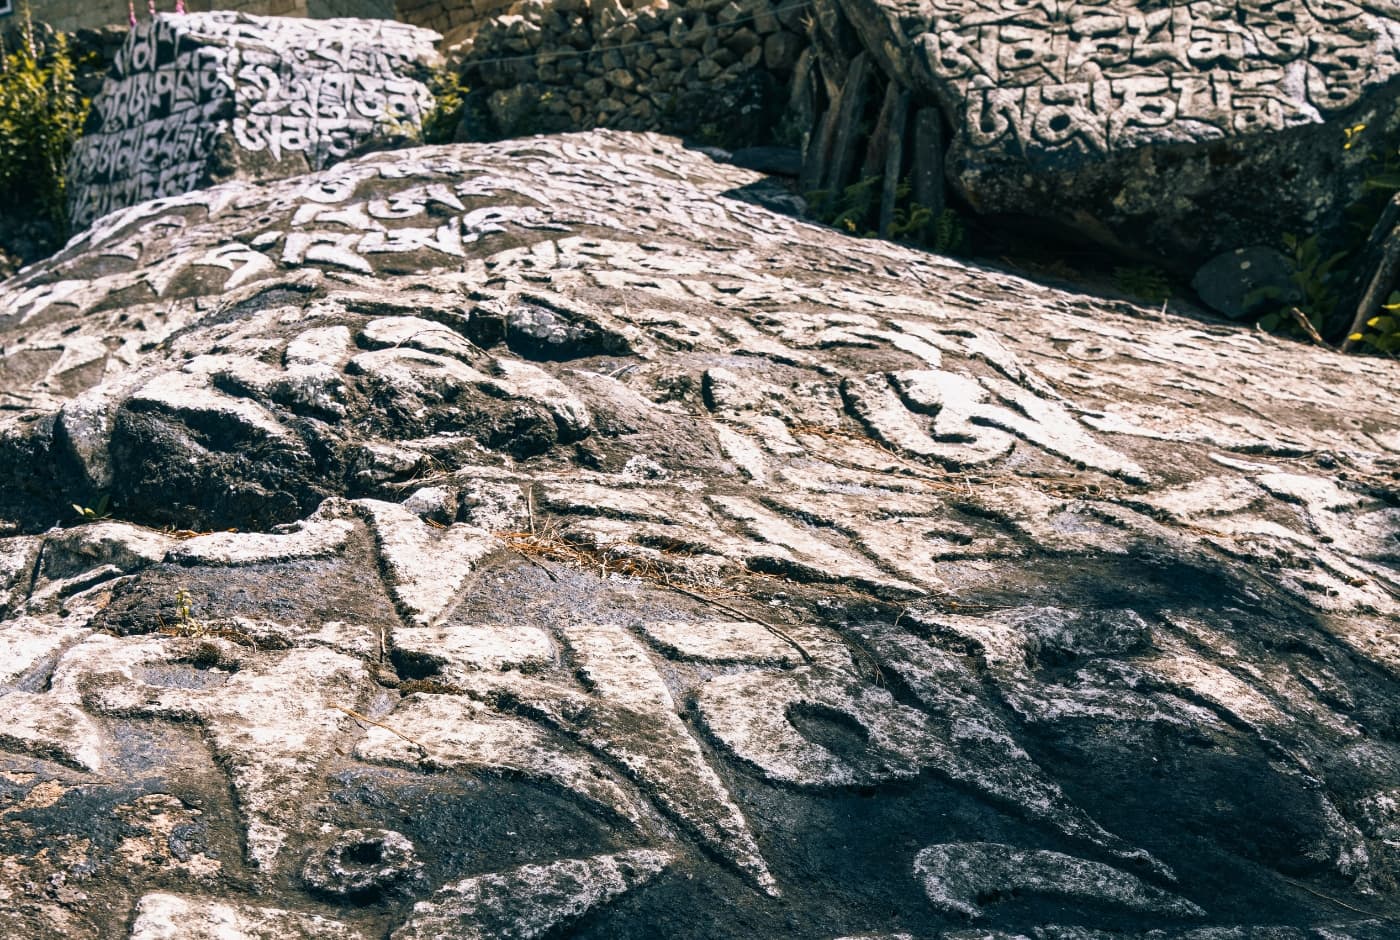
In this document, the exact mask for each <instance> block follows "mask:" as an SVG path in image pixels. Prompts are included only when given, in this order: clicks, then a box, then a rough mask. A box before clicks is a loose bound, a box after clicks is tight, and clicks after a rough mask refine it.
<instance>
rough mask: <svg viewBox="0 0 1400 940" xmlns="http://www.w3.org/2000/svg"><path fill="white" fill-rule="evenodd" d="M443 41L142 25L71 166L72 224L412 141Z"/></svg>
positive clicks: (158, 20)
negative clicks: (382, 141) (393, 140)
mask: <svg viewBox="0 0 1400 940" xmlns="http://www.w3.org/2000/svg"><path fill="white" fill-rule="evenodd" d="M439 38H440V37H439V36H438V35H437V34H436V33H434V32H432V31H430V30H426V29H420V28H418V27H415V26H408V25H405V24H402V23H394V22H387V21H383V20H352V19H342V20H330V21H326V20H320V21H316V22H312V21H310V20H298V19H292V18H281V17H279V18H276V19H272V18H268V17H259V16H250V15H248V14H246V13H230V12H216V13H191V14H179V15H175V14H162V15H159V16H155V17H153V18H151V19H149V20H144V21H142V22H141V23H139V24H138V25H137V26H136V27H134V28H133V29H132V30H131V32H130V34H129V35H128V37H127V39H126V43H125V45H123V46H122V48H121V51H120V52H119V53H118V54H117V55H116V58H115V59H114V61H113V63H112V69H111V73H110V75H109V77H108V79H107V81H106V82H105V83H104V84H103V86H102V90H101V92H100V93H98V95H97V96H96V98H95V99H94V100H93V105H92V112H91V114H90V115H89V118H88V127H87V132H86V134H85V135H84V136H83V138H82V139H81V140H80V141H79V142H78V144H77V146H76V147H75V148H74V151H73V155H72V157H71V158H70V160H69V165H68V179H69V215H70V217H71V219H72V223H73V225H74V226H75V227H76V228H78V229H81V228H83V227H85V226H86V225H88V223H90V222H92V221H93V220H94V219H96V218H98V217H99V216H102V215H106V214H107V213H108V212H112V211H114V210H116V209H123V208H126V207H127V206H132V205H135V204H136V203H138V202H143V201H145V200H147V199H153V198H157V197H160V196H179V195H181V194H183V193H186V192H189V191H190V190H193V189H198V188H201V187H203V186H207V185H210V184H211V183H215V182H222V181H224V180H228V179H231V178H234V177H238V178H243V179H277V178H280V177H287V176H298V175H300V174H302V173H305V172H307V171H309V170H319V169H322V168H324V167H326V166H329V165H330V164H332V163H335V162H336V161H338V160H341V159H343V158H344V157H345V156H346V155H347V154H349V153H350V152H351V151H353V150H354V149H355V148H356V147H359V146H362V145H364V144H366V143H367V142H369V141H372V140H374V139H375V138H387V137H394V136H403V135H404V134H406V133H411V132H412V131H413V130H416V128H417V127H418V126H419V125H420V124H421V123H422V119H423V115H424V114H425V113H426V112H427V110H428V109H429V108H430V107H431V106H432V95H431V94H430V93H429V91H428V88H427V86H426V85H425V84H423V81H422V79H424V78H426V71H427V67H428V66H430V65H431V64H433V62H434V60H435V59H436V58H437V53H436V51H435V50H434V48H433V43H434V42H436V41H437V39H439Z"/></svg>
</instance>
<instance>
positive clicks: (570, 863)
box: [390, 849, 674, 940]
mask: <svg viewBox="0 0 1400 940" xmlns="http://www.w3.org/2000/svg"><path fill="white" fill-rule="evenodd" d="M673 859H674V856H672V855H671V854H670V853H668V852H663V851H658V850H656V849H632V850H630V851H627V852H618V853H615V854H612V855H594V856H592V857H590V858H581V859H561V860H559V861H557V862H549V863H548V864H544V865H522V866H521V867H519V868H515V869H511V870H508V871H502V872H495V873H493V874H489V875H477V876H475V877H473V878H467V879H465V880H463V881H459V882H456V883H454V884H450V885H445V886H443V887H442V888H439V889H438V891H437V893H435V894H434V895H433V897H432V898H431V899H430V900H427V901H420V902H418V903H417V904H415V905H414V906H413V913H412V914H411V915H409V918H408V921H407V922H406V923H405V924H404V925H403V926H402V927H400V928H398V929H397V930H395V931H394V932H393V934H391V935H390V940H444V938H446V937H451V938H453V940H530V938H533V937H540V936H543V935H545V934H546V933H548V932H549V931H551V930H554V929H557V928H559V927H561V926H563V925H565V924H567V923H569V922H570V921H572V920H575V919H577V918H579V917H582V916H583V915H584V914H586V913H588V912H589V911H591V910H593V909H595V908H597V907H598V906H600V905H603V904H606V903H608V902H609V901H612V900H613V899H615V898H618V897H620V896H622V895H623V894H626V893H627V892H629V891H635V890H637V889H639V888H642V887H644V886H645V885H646V884H648V883H649V882H651V881H652V880H654V879H655V878H656V876H657V875H659V874H661V872H662V871H664V870H665V869H666V867H667V866H668V865H670V864H671V862H672V861H673Z"/></svg>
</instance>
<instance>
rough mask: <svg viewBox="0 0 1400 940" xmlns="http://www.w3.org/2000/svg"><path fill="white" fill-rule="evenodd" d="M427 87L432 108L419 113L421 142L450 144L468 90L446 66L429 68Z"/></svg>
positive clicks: (465, 102) (462, 110) (454, 136)
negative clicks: (431, 69) (421, 113)
mask: <svg viewBox="0 0 1400 940" xmlns="http://www.w3.org/2000/svg"><path fill="white" fill-rule="evenodd" d="M428 89H429V90H430V91H431V92H432V93H433V109H432V110H431V111H429V112H428V113H427V114H425V115H424V116H423V130H422V134H421V137H422V140H423V143H425V144H450V143H452V142H453V140H455V139H456V136H457V127H458V125H459V124H461V122H462V114H463V113H464V112H465V111H466V107H467V93H468V92H469V91H470V90H471V89H469V88H468V87H467V86H466V84H465V83H463V81H462V76H460V75H458V74H457V73H456V72H455V71H453V70H452V69H451V68H450V67H447V66H444V67H442V68H440V69H436V70H434V71H433V74H432V75H431V76H430V77H429V79H428Z"/></svg>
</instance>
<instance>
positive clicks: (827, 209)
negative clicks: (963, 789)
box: [806, 176, 967, 254]
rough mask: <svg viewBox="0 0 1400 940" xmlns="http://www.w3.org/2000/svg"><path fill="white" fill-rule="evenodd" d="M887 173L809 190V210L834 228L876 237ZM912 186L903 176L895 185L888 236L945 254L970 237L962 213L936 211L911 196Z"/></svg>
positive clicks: (810, 213)
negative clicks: (836, 187) (834, 187)
mask: <svg viewBox="0 0 1400 940" xmlns="http://www.w3.org/2000/svg"><path fill="white" fill-rule="evenodd" d="M883 186H884V177H883V176H867V177H866V178H865V179H862V180H859V181H858V182H855V183H852V184H851V185H849V186H847V187H846V188H845V189H843V190H841V191H840V192H836V191H834V190H826V189H819V190H816V191H814V192H810V193H807V194H806V199H807V206H808V214H809V215H810V216H811V217H812V218H814V219H816V220H817V221H819V222H821V223H823V224H824V225H830V226H832V227H833V228H839V229H842V230H844V231H846V232H850V233H851V234H852V235H858V236H861V237H863V238H876V237H877V236H878V233H877V232H876V231H875V228H876V226H878V224H879V215H880V201H881V197H882V195H883ZM912 191H913V190H912V187H911V186H910V185H909V183H908V181H907V180H900V182H899V183H898V185H897V186H896V187H895V207H894V218H893V219H892V221H891V223H890V230H889V236H890V238H891V239H893V240H894V241H898V242H904V243H905V244H909V245H917V246H919V247H921V248H928V249H930V250H931V251H936V252H939V253H942V254H947V253H951V252H955V251H957V250H958V249H960V248H962V247H963V245H964V244H965V242H966V241H967V229H966V227H965V226H964V225H963V221H962V217H961V216H959V215H958V213H957V212H955V211H954V210H952V209H944V210H942V211H941V212H938V213H936V214H935V213H934V211H933V210H932V209H931V208H929V207H928V206H925V205H921V204H920V203H917V202H911V201H910V199H909V196H910V193H911V192H912Z"/></svg>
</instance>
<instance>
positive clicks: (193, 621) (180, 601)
mask: <svg viewBox="0 0 1400 940" xmlns="http://www.w3.org/2000/svg"><path fill="white" fill-rule="evenodd" d="M163 626H164V625H163ZM163 632H165V633H167V634H170V635H172V636H187V637H188V636H204V635H205V634H206V633H209V625H208V624H206V623H205V622H204V621H203V620H200V619H199V618H198V617H196V616H195V615H194V598H192V597H190V592H189V591H188V590H186V589H185V588H183V587H182V588H177V589H176V591H175V623H173V624H171V625H168V626H165V629H164V631H163Z"/></svg>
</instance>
